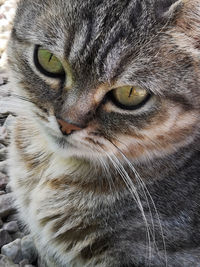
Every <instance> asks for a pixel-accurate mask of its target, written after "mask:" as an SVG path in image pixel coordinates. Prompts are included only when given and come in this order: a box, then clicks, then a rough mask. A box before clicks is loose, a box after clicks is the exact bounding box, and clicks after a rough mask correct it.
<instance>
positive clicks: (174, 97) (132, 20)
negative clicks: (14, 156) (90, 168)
mask: <svg viewBox="0 0 200 267" xmlns="http://www.w3.org/2000/svg"><path fill="white" fill-rule="evenodd" d="M199 10H200V5H199V4H198V1H195V0H190V1H175V0H162V1H161V0H143V1H142V0H109V1H108V0H86V1H80V0H67V1H64V0H57V1H55V0H43V1H40V0H22V1H21V2H20V4H19V8H18V11H17V15H16V19H15V23H14V28H13V31H12V36H11V40H10V43H9V62H10V66H11V69H12V72H13V76H14V77H15V83H16V88H17V89H16V92H17V93H16V94H18V95H20V96H22V97H24V98H26V99H29V100H30V102H29V101H23V105H22V106H21V111H23V112H24V116H29V118H30V119H31V120H32V119H33V120H35V121H37V123H39V124H38V125H40V127H41V129H43V131H44V132H45V133H46V136H47V137H48V138H50V139H49V140H51V141H50V142H51V143H52V144H53V146H54V148H55V150H59V151H61V153H63V155H65V156H66V157H68V156H72V155H75V156H78V157H88V158H91V159H95V157H96V156H98V157H99V156H100V155H101V156H102V157H106V156H111V157H112V156H117V157H121V154H122V153H123V154H124V155H125V156H126V157H128V158H129V159H132V160H133V161H135V162H138V161H144V160H147V159H148V160H149V159H152V158H153V157H155V156H156V157H160V156H162V155H163V154H165V155H166V154H170V153H173V152H174V151H176V150H177V149H179V148H180V147H183V146H185V145H188V144H189V143H190V142H192V140H193V139H194V135H195V132H196V130H197V128H198V127H199V118H198V114H199V108H200V91H199V86H200V68H199V57H200V53H199V50H200V45H199V41H200V30H199V29H200V27H199V26H200V17H199ZM65 122H66V123H65ZM61 130H62V131H61ZM63 133H66V135H64V134H63Z"/></svg>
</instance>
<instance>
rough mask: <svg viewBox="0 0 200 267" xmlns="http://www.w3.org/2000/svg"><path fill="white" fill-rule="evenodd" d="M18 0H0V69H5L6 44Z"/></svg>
mask: <svg viewBox="0 0 200 267" xmlns="http://www.w3.org/2000/svg"><path fill="white" fill-rule="evenodd" d="M17 1H18V0H0V70H1V69H6V46H7V42H8V39H9V36H10V31H11V28H12V22H13V18H14V15H15V10H16V4H17Z"/></svg>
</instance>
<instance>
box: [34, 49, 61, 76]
mask: <svg viewBox="0 0 200 267" xmlns="http://www.w3.org/2000/svg"><path fill="white" fill-rule="evenodd" d="M35 59H36V63H37V64H36V65H37V67H38V68H39V69H40V71H41V72H43V73H44V74H45V75H47V76H50V77H61V76H64V75H65V71H64V68H63V65H62V63H61V62H60V60H59V59H58V58H57V57H56V56H55V55H54V54H52V53H51V52H50V51H49V50H47V49H43V48H41V47H38V48H37V50H36V55H35Z"/></svg>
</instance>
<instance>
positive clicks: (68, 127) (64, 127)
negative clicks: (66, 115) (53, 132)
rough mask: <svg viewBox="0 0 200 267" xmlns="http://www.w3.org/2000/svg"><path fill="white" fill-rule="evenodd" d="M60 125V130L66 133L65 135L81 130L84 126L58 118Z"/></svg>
mask: <svg viewBox="0 0 200 267" xmlns="http://www.w3.org/2000/svg"><path fill="white" fill-rule="evenodd" d="M57 121H58V123H59V125H60V130H61V132H62V133H63V134H64V135H70V134H71V133H72V132H74V131H80V130H82V128H80V127H78V126H76V125H74V124H70V123H68V122H66V121H63V120H60V119H58V120H57Z"/></svg>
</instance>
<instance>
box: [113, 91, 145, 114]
mask: <svg viewBox="0 0 200 267" xmlns="http://www.w3.org/2000/svg"><path fill="white" fill-rule="evenodd" d="M148 98H149V93H148V92H147V90H145V89H143V88H140V87H137V86H122V87H118V88H116V89H114V90H112V99H113V101H114V102H115V104H117V105H118V106H120V107H121V108H124V109H135V108H138V107H139V106H140V105H142V104H144V103H145V102H146V101H147V99H148Z"/></svg>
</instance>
